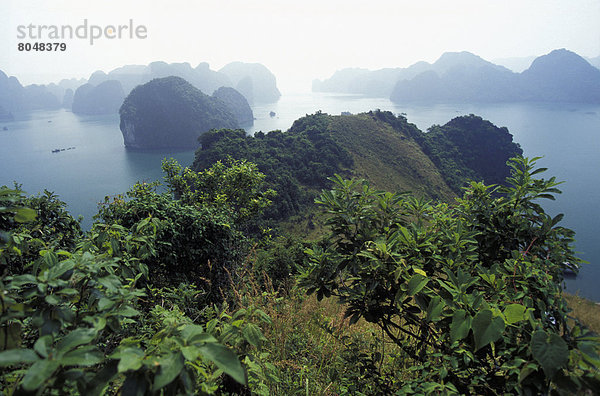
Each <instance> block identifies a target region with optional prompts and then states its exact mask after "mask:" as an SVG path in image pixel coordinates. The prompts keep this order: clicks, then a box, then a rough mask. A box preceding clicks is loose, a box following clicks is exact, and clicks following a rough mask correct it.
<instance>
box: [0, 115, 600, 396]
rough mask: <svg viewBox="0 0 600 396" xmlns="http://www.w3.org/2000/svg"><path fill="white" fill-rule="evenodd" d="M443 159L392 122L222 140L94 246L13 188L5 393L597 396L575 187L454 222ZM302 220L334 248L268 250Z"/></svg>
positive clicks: (111, 210) (335, 121)
mask: <svg viewBox="0 0 600 396" xmlns="http://www.w3.org/2000/svg"><path fill="white" fill-rule="evenodd" d="M475 121H477V120H475ZM424 139H425V138H424V137H423V134H422V133H421V132H420V131H419V130H418V129H416V127H414V125H411V124H408V123H407V122H406V119H404V118H403V117H395V116H393V115H392V114H391V113H386V112H371V113H366V114H361V115H359V116H344V117H331V116H329V115H326V114H322V113H317V114H315V115H312V116H307V117H304V118H302V119H300V120H298V121H297V122H296V123H295V124H294V126H293V127H292V128H291V129H290V131H289V132H287V133H285V134H284V133H282V132H280V131H274V132H270V133H268V134H262V133H259V134H257V136H255V137H247V136H245V134H244V133H243V131H240V130H219V131H211V132H208V133H206V134H204V135H203V136H202V145H203V146H202V149H201V150H199V151H198V155H197V158H196V162H195V164H194V168H195V169H196V170H192V169H189V168H183V167H182V166H180V165H179V164H178V163H177V162H175V161H174V160H165V161H164V162H163V171H164V173H165V179H166V190H167V191H166V192H159V191H160V190H159V189H158V188H157V187H158V183H151V184H136V185H135V186H133V187H132V189H131V190H130V191H129V192H128V193H127V194H126V195H124V196H116V197H112V198H110V197H109V198H107V199H106V200H105V202H104V203H102V204H101V205H100V208H99V212H98V215H97V216H96V223H95V224H94V225H93V227H92V229H91V230H90V231H88V232H85V233H84V232H82V231H81V229H80V227H79V222H78V221H77V220H75V219H73V218H72V217H71V216H70V215H69V214H68V213H67V212H66V211H65V205H64V203H62V202H60V201H59V200H58V198H57V197H56V196H55V195H53V194H51V193H49V192H45V193H44V194H43V195H41V196H38V197H31V198H28V197H26V196H25V195H24V194H23V192H22V191H20V190H19V188H18V186H17V187H16V188H14V189H8V188H6V187H1V188H0V230H1V231H2V234H1V235H0V236H1V238H2V239H1V240H0V265H2V267H1V270H2V278H1V280H0V310H1V311H0V312H1V315H0V389H1V391H0V393H2V394H7V395H12V394H15V395H17V394H30V393H35V394H41V395H53V394H83V393H85V394H91V395H95V394H115V395H116V394H123V395H129V394H150V395H179V394H239V395H245V394H257V395H307V394H310V395H312V394H320V395H341V394H344V395H382V394H385V395H388V394H389V395H393V394H396V395H405V394H483V395H497V394H524V395H530V394H557V395H562V394H577V393H581V394H586V392H588V393H589V392H593V391H595V390H596V389H599V388H600V371H599V368H598V367H599V366H600V355H599V353H600V338H598V335H597V334H595V333H592V332H591V331H589V330H588V329H587V328H586V327H585V326H584V325H582V324H581V323H579V321H578V319H575V318H572V317H571V316H570V310H569V306H574V305H575V306H576V305H577V304H580V303H579V302H576V301H574V300H570V302H569V304H567V301H566V300H565V296H564V295H563V293H562V289H561V283H562V271H563V269H564V268H563V267H564V265H565V264H564V263H565V262H570V263H572V264H574V265H576V264H577V263H578V262H579V260H578V259H577V258H576V257H574V254H573V250H572V246H571V245H572V242H573V232H572V231H571V230H569V229H566V228H564V227H561V226H560V225H559V223H560V220H561V219H562V215H558V216H556V217H551V216H549V215H548V214H546V213H545V212H544V210H543V208H542V206H541V204H540V203H541V200H542V199H544V198H550V199H552V198H553V197H554V195H555V194H558V193H559V192H560V191H559V190H558V189H557V185H558V184H559V183H557V182H556V180H555V179H554V178H550V179H547V180H544V179H539V178H538V177H539V176H538V175H539V174H540V173H541V172H542V171H543V170H544V169H537V168H536V167H535V161H536V159H533V160H529V159H525V158H522V157H517V158H515V159H513V160H512V161H511V162H510V163H509V167H508V169H509V177H508V178H507V179H506V181H505V183H504V184H503V185H501V186H489V185H485V184H483V183H480V182H472V183H470V185H469V187H468V188H467V189H466V191H465V193H464V195H463V196H462V198H458V199H455V200H454V201H451V197H452V196H453V194H452V192H451V190H450V189H449V188H448V186H447V185H446V184H445V183H444V180H443V178H442V176H441V174H440V173H439V172H438V171H437V170H436V167H435V165H434V162H432V161H431V160H430V159H429V157H428V156H427V155H426V154H425V153H424V152H423V151H422V149H421V147H422V146H421V145H422V144H423V141H424ZM367 142H371V143H370V144H371V148H370V149H369V147H366V145H367ZM232 146H235V147H234V148H233V149H232V148H231V147H232ZM294 153H295V155H294ZM395 156H398V157H395ZM400 156H404V157H400ZM474 157H475V158H478V157H477V155H475V154H474ZM221 159H223V160H222V161H221ZM250 160H252V161H256V162H250ZM385 166H389V169H392V170H393V171H388V173H387V174H386V171H385V170H382V169H380V168H382V167H385ZM465 166H467V165H465ZM475 169H477V168H475ZM336 172H338V174H336V175H335V176H333V177H330V178H327V174H332V175H333V174H334V173H336ZM339 173H341V174H342V175H340V174H339ZM278 174H279V177H277V176H278ZM356 175H359V176H367V177H372V178H373V179H374V180H375V182H374V183H373V185H374V186H375V187H373V186H372V185H370V182H366V181H360V180H358V179H356V178H351V179H346V178H345V177H347V176H356ZM386 175H387V176H386ZM419 180H422V182H423V183H429V184H425V186H426V189H425V188H423V187H419V184H418V183H419ZM378 184H379V185H378ZM381 186H384V187H383V188H385V186H391V187H392V188H388V189H387V190H388V191H390V190H392V191H394V190H395V191H398V190H401V191H402V192H386V191H383V190H380V189H381V188H382V187H381ZM393 187H399V188H397V189H394V188H393ZM430 187H431V189H430ZM277 188H282V189H283V190H279V191H274V190H277ZM288 188H289V189H288ZM436 188H437V190H436ZM408 189H412V190H413V191H415V194H409V193H407V192H405V191H406V190H408ZM319 191H320V192H319ZM290 192H292V193H294V192H295V195H285V194H289V193H290ZM282 196H283V198H281V197H282ZM314 196H316V197H317V199H316V204H317V206H318V209H317V208H315V206H311V205H310V203H309V199H310V198H312V197H314ZM433 197H436V198H438V200H435V201H434V200H432V198H433ZM439 198H441V200H440V199H439ZM286 205H287V206H286ZM293 205H296V206H293ZM290 208H291V209H290ZM302 210H303V211H310V212H311V213H312V214H314V215H315V218H314V220H315V222H319V223H324V224H325V225H326V227H324V228H323V229H322V230H321V231H322V234H324V235H323V236H322V238H320V239H319V240H317V241H310V240H306V239H302V238H300V237H299V236H298V235H289V234H285V233H284V232H283V231H282V230H281V229H265V228H264V226H265V222H264V221H265V219H268V218H269V217H268V216H271V217H270V218H271V220H273V219H283V218H286V216H289V215H290V214H298V213H300V214H302V213H301V211H302ZM318 213H320V214H318ZM277 216H279V217H277ZM317 216H318V218H317ZM288 219H289V217H288ZM288 221H289V220H288ZM271 224H272V225H273V226H275V225H277V224H282V223H281V222H279V223H275V222H272V223H271ZM278 234H279V235H278ZM575 317H578V315H576V316H575ZM588 324H590V325H593V323H588Z"/></svg>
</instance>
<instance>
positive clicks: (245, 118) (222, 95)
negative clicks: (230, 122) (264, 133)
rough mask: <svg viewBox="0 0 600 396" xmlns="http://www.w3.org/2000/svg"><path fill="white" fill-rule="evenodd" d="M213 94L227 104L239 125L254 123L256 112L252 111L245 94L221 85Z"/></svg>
mask: <svg viewBox="0 0 600 396" xmlns="http://www.w3.org/2000/svg"><path fill="white" fill-rule="evenodd" d="M212 96H213V98H217V99H219V100H221V101H222V102H223V103H225V104H226V105H227V107H228V108H229V110H230V111H231V113H233V115H234V116H235V118H236V120H237V122H238V124H239V125H241V126H245V125H252V124H253V123H254V114H253V113H252V109H251V108H250V105H249V104H248V101H247V100H246V98H245V97H244V95H242V94H241V93H239V92H238V91H236V90H235V89H233V88H231V87H221V88H219V89H217V90H216V91H215V92H213V94H212Z"/></svg>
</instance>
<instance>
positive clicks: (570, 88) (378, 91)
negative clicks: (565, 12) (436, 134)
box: [313, 49, 600, 103]
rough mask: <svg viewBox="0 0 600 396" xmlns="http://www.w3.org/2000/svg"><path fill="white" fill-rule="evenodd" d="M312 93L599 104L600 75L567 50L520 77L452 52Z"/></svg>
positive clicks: (339, 77)
mask: <svg viewBox="0 0 600 396" xmlns="http://www.w3.org/2000/svg"><path fill="white" fill-rule="evenodd" d="M595 59H596V58H595ZM505 61H506V60H505ZM592 61H594V59H592ZM524 62H527V60H524ZM507 64H510V62H507ZM521 65H522V63H521ZM513 66H514V63H513ZM313 91H317V92H338V93H352V94H362V95H366V96H373V97H389V98H390V99H391V100H392V101H393V102H397V103H403V102H421V103H444V102H465V103H468V102H515V101H538V102H583V103H600V70H599V69H598V68H596V67H594V66H592V65H591V64H590V63H589V62H588V61H587V60H586V59H584V58H582V57H581V56H579V55H577V54H575V53H574V52H571V51H568V50H565V49H560V50H555V51H552V52H551V53H549V54H547V55H544V56H541V57H538V58H535V59H533V61H531V65H530V66H529V67H528V68H527V69H526V70H524V71H523V72H521V73H515V72H513V71H511V70H509V69H508V68H506V67H504V66H500V65H497V64H494V63H491V62H488V61H486V60H484V59H482V58H481V57H479V56H477V55H474V54H472V53H469V52H447V53H445V54H443V55H442V56H441V57H440V58H439V59H438V60H437V61H436V62H435V63H433V64H429V63H427V62H418V63H416V64H414V65H412V66H410V67H408V68H396V69H381V70H375V71H369V70H366V69H344V70H340V71H338V72H336V73H335V74H334V75H333V76H332V77H331V78H329V79H327V80H324V81H320V80H315V81H314V82H313Z"/></svg>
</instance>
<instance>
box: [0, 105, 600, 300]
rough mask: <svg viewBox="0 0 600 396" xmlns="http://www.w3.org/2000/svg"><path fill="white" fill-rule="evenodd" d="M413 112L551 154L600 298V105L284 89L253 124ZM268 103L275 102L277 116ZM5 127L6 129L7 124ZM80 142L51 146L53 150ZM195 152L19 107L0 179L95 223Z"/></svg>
mask: <svg viewBox="0 0 600 396" xmlns="http://www.w3.org/2000/svg"><path fill="white" fill-rule="evenodd" d="M377 108H379V109H381V110H390V111H392V112H394V113H396V114H399V113H405V114H406V116H407V118H408V120H409V121H410V122H412V123H414V124H416V125H417V126H418V127H419V128H420V129H421V130H427V128H429V127H430V126H431V125H432V124H444V123H446V122H448V121H449V120H450V119H452V118H453V117H456V116H459V115H464V114H471V113H473V114H477V115H480V116H482V117H483V118H485V119H488V120H490V121H492V122H493V123H494V124H496V125H498V126H506V127H508V129H509V130H510V132H511V133H512V134H513V135H514V139H515V141H516V142H518V143H519V144H521V146H522V148H523V150H524V152H525V155H527V156H530V157H532V156H544V158H543V159H542V160H540V161H539V165H540V166H544V167H548V168H549V169H550V170H549V172H548V173H547V175H548V176H551V175H553V176H557V178H558V179H559V180H565V181H566V183H565V184H563V185H561V189H562V190H563V194H562V195H561V196H559V198H558V199H557V200H556V201H548V202H544V207H546V208H547V209H548V210H549V211H550V212H551V213H553V214H556V213H565V214H566V216H565V219H564V221H563V222H564V225H565V226H567V227H570V228H573V229H575V231H576V232H577V249H578V250H579V251H580V252H581V256H582V257H583V258H584V259H585V260H587V261H589V262H590V263H591V264H590V265H587V266H585V267H584V269H583V270H582V274H581V275H580V276H579V277H578V278H577V280H575V281H573V280H568V281H567V286H568V289H569V290H570V291H577V290H578V289H579V290H580V293H581V295H583V296H587V297H590V298H594V299H595V300H597V301H600V288H598V287H596V285H595V283H596V282H597V281H598V280H600V268H599V266H598V265H597V264H596V263H597V262H598V261H599V260H598V259H599V258H600V243H599V242H600V240H599V238H598V237H597V236H596V235H597V233H596V231H595V230H594V229H593V227H594V225H596V224H599V223H600V207H599V206H598V205H597V201H598V198H599V197H600V174H599V173H598V169H600V106H588V105H573V104H568V105H561V104H495V105H461V104H456V105H455V104H452V105H433V106H431V105H430V106H416V105H407V106H402V105H396V104H393V103H391V102H390V101H389V100H386V99H376V98H363V97H359V96H352V95H334V94H301V95H286V96H283V97H281V99H280V100H279V102H277V103H274V104H259V105H256V106H254V107H253V111H254V116H255V118H256V120H255V123H254V125H253V126H252V127H250V128H248V129H247V131H248V133H250V134H253V133H254V132H256V131H260V130H262V131H265V132H266V131H270V130H274V129H281V130H287V129H288V128H289V127H290V126H291V124H292V122H293V121H294V120H296V119H297V118H299V117H301V116H303V115H305V114H312V113H314V112H316V111H318V110H321V111H323V112H326V113H329V114H340V113H341V112H345V111H348V112H351V113H358V112H363V111H368V110H373V109H377ZM270 112H274V113H275V115H274V116H273V117H271V116H270ZM4 127H7V128H8V130H4ZM69 147H75V148H74V149H72V150H65V151H59V152H57V153H53V152H52V150H56V149H59V150H60V149H61V148H69ZM193 156H194V152H193V151H192V150H190V151H187V152H156V151H152V152H139V151H128V150H126V149H125V148H124V146H123V138H122V135H121V132H120V130H119V119H118V116H117V115H111V116H77V115H74V114H72V113H70V112H67V111H64V110H57V111H38V112H31V113H27V114H17V115H16V120H15V121H12V122H0V185H2V184H7V185H11V184H12V182H13V180H14V181H17V182H19V183H22V184H23V189H24V190H25V191H27V192H28V193H30V194H35V193H37V192H39V191H42V190H43V189H44V188H47V189H48V190H51V191H55V192H56V193H57V194H58V195H59V196H60V197H61V199H63V200H64V201H66V202H67V203H68V205H69V209H70V210H71V212H72V213H73V214H74V215H79V214H81V215H83V216H84V221H83V225H84V227H86V228H88V227H89V226H90V225H91V223H92V216H93V214H94V213H96V210H97V202H99V201H101V200H103V198H104V196H106V195H114V194H118V193H124V192H126V191H127V190H128V189H129V187H130V186H131V185H132V184H134V183H135V182H136V181H152V180H161V179H162V174H161V170H160V164H161V161H162V159H163V158H165V157H174V158H176V159H177V160H178V161H179V162H180V163H182V164H185V165H189V164H191V162H192V160H193Z"/></svg>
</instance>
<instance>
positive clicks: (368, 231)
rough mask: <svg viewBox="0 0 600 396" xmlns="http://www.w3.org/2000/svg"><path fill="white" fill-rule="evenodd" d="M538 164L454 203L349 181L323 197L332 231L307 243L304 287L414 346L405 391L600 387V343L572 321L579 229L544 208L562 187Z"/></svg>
mask: <svg viewBox="0 0 600 396" xmlns="http://www.w3.org/2000/svg"><path fill="white" fill-rule="evenodd" d="M535 160H536V159H534V160H528V159H525V158H521V157H519V158H516V159H513V160H512V161H511V162H510V164H509V165H510V167H511V171H512V175H511V177H510V178H508V179H507V187H502V188H494V187H490V186H485V185H483V184H481V183H472V184H471V186H470V187H469V188H468V189H467V190H466V192H465V195H464V197H463V198H462V199H460V200H458V201H457V203H456V204H455V205H454V206H449V205H447V204H436V205H433V204H431V203H429V202H426V201H424V200H422V199H417V198H413V197H407V196H404V195H401V194H391V193H386V192H380V191H374V190H372V189H371V188H369V186H368V185H367V184H366V183H364V182H357V181H348V180H343V179H341V178H340V177H336V178H335V179H332V180H333V181H334V183H335V189H334V190H332V191H324V192H323V193H322V194H321V196H320V198H319V199H318V200H317V203H319V204H321V205H323V206H324V207H325V209H326V212H327V213H328V215H329V219H328V224H329V226H330V227H331V231H332V232H331V236H330V237H329V238H328V239H327V240H326V241H325V243H323V244H322V245H321V246H319V247H315V248H313V249H311V250H308V251H307V253H308V256H309V258H310V264H308V265H307V267H306V268H305V269H304V271H303V272H302V274H301V284H303V285H304V286H306V287H307V288H308V292H309V293H314V292H316V293H317V296H318V297H319V298H322V297H324V296H327V297H328V296H330V295H334V296H338V297H339V299H340V302H341V303H343V304H346V306H347V312H346V314H347V315H348V316H349V317H350V320H351V322H356V321H358V320H359V319H360V318H364V319H366V320H367V321H369V322H373V323H376V324H377V325H379V326H380V327H381V328H382V330H383V331H384V332H385V334H386V337H387V339H389V340H392V341H393V342H394V343H395V344H397V345H398V346H399V347H400V348H401V349H402V350H403V351H404V354H405V356H404V357H403V358H406V359H409V360H410V361H412V365H413V367H412V369H413V372H414V373H415V374H414V377H413V378H412V380H405V381H404V382H403V385H404V387H403V388H402V391H403V392H406V393H411V392H418V393H420V392H424V393H431V392H451V393H453V392H460V393H466V394H501V393H505V392H514V393H523V394H540V393H548V392H549V391H551V390H556V391H559V392H567V393H568V392H572V391H574V390H579V389H600V376H599V372H598V363H600V358H599V356H598V350H599V346H600V340H599V339H598V338H596V337H595V336H592V334H590V333H589V332H587V331H586V330H585V329H584V328H583V327H582V326H580V325H579V324H577V323H576V324H574V325H572V324H569V322H568V321H567V315H568V312H569V311H568V308H567V306H566V303H565V301H564V299H563V297H562V295H561V284H562V280H563V278H562V272H563V270H564V269H565V267H566V266H576V265H577V264H578V262H579V261H578V259H577V258H575V257H574V255H573V251H572V247H571V243H572V242H573V232H572V231H571V230H568V229H566V228H563V227H560V226H558V223H559V221H560V219H561V218H562V215H559V216H556V217H552V216H550V215H548V214H547V213H545V212H544V210H543V208H542V207H541V206H540V204H539V199H541V198H550V199H554V195H553V194H555V193H558V192H559V191H558V190H557V189H556V185H557V184H558V183H556V181H555V179H554V178H551V179H549V180H543V179H536V178H534V177H533V176H534V175H536V174H538V173H540V172H542V171H544V170H545V169H535ZM496 191H497V192H498V193H500V194H494V192H496Z"/></svg>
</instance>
